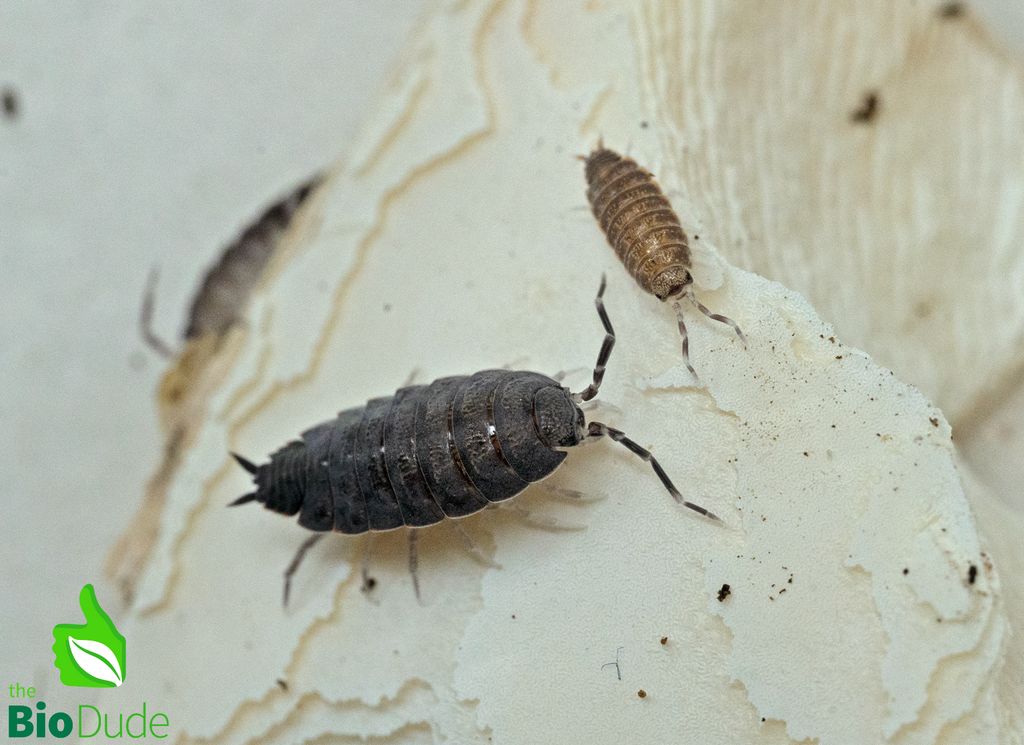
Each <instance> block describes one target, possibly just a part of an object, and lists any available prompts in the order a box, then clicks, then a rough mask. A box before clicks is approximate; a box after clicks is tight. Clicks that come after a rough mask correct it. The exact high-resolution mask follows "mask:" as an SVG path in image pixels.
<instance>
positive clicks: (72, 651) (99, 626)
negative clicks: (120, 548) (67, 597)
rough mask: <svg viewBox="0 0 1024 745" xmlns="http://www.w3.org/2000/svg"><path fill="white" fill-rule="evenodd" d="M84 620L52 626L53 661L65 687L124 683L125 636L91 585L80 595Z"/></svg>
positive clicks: (114, 685)
mask: <svg viewBox="0 0 1024 745" xmlns="http://www.w3.org/2000/svg"><path fill="white" fill-rule="evenodd" d="M78 602H79V603H80V604H81V606H82V613H84V614H85V623H84V624H83V625H80V626H79V625H76V624H73V623H61V624H57V625H56V626H54V627H53V654H54V656H55V657H56V659H55V660H54V662H53V664H54V666H55V667H56V668H57V669H58V670H60V682H61V683H63V684H64V685H66V686H87V687H91V688H113V687H116V686H119V685H121V684H122V683H123V682H124V677H125V668H124V652H125V643H124V637H123V636H121V634H119V633H118V631H117V629H116V628H115V627H114V622H113V621H111V620H110V616H108V615H107V614H106V612H105V611H104V610H103V609H102V608H101V607H100V604H99V603H98V602H96V591H95V590H94V589H93V587H92V585H86V586H85V587H83V588H82V594H81V595H79V597H78Z"/></svg>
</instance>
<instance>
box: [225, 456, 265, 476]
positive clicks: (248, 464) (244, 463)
mask: <svg viewBox="0 0 1024 745" xmlns="http://www.w3.org/2000/svg"><path fill="white" fill-rule="evenodd" d="M231 457H233V458H234V459H235V460H237V461H238V465H240V466H241V467H242V468H244V469H245V470H246V471H248V472H249V473H251V474H253V475H256V472H257V471H259V470H260V468H259V466H257V465H256V464H255V463H253V462H252V461H251V460H248V459H246V458H243V457H242V456H241V455H239V454H238V453H232V454H231Z"/></svg>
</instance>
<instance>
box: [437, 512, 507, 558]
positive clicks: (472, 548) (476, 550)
mask: <svg viewBox="0 0 1024 745" xmlns="http://www.w3.org/2000/svg"><path fill="white" fill-rule="evenodd" d="M448 524H449V525H450V526H451V527H452V530H454V531H455V534H456V535H457V536H458V537H459V538H460V539H461V540H462V544H463V545H464V546H465V547H466V550H467V551H468V552H469V553H470V554H471V555H472V556H473V558H474V559H476V561H477V563H479V564H481V565H482V566H485V567H487V568H488V569H501V565H500V564H497V563H496V562H495V561H494V560H493V559H491V558H490V557H489V556H487V554H485V553H484V552H483V549H481V548H480V547H479V546H478V545H476V541H474V540H473V539H472V538H471V537H470V535H469V533H467V532H466V529H465V528H464V527H462V525H461V524H460V523H459V521H458V520H449V521H448Z"/></svg>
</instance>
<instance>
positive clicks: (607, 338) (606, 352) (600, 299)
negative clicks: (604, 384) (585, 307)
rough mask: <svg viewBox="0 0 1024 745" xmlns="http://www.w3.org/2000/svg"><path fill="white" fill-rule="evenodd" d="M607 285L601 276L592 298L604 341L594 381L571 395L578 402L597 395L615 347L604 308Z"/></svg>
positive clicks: (609, 321)
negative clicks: (602, 328) (602, 330)
mask: <svg viewBox="0 0 1024 745" xmlns="http://www.w3.org/2000/svg"><path fill="white" fill-rule="evenodd" d="M607 284H608V278H607V277H606V276H605V275H604V274H602V275H601V286H600V287H599V288H598V290H597V297H596V298H594V305H595V306H597V314H598V315H599V316H600V317H601V323H602V324H603V325H604V341H603V342H602V343H601V351H600V352H598V353H597V364H596V365H594V379H593V382H592V383H591V384H590V385H589V386H587V388H586V389H585V390H583V391H580V392H579V393H574V394H573V399H574V400H576V401H578V402H583V401H589V400H590V399H592V398H594V397H595V396H596V395H597V391H598V390H599V389H600V388H601V381H603V380H604V370H605V366H606V365H607V364H608V358H609V357H611V356H612V349H613V348H614V347H615V329H613V328H612V322H611V320H610V319H609V318H608V311H607V310H605V308H604V289H605V287H606V286H607Z"/></svg>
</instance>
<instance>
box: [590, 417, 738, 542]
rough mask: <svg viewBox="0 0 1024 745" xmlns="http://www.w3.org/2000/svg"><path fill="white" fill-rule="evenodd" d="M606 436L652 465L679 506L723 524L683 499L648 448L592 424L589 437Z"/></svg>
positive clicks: (612, 428) (620, 434)
mask: <svg viewBox="0 0 1024 745" xmlns="http://www.w3.org/2000/svg"><path fill="white" fill-rule="evenodd" d="M604 435H608V436H609V437H610V438H612V439H613V440H615V442H617V443H619V444H620V445H624V446H625V447H627V448H629V450H630V451H632V452H633V453H634V454H636V455H639V456H640V457H641V458H643V459H644V460H645V461H647V462H648V463H650V464H651V468H653V469H654V472H655V473H656V474H658V478H659V479H661V483H662V484H664V485H665V488H666V489H668V493H669V494H671V495H672V498H673V499H675V500H676V501H677V502H678V503H679V504H681V505H683V507H689V508H690V509H691V510H693V511H694V512H699V513H700V514H702V515H704V516H705V517H708V518H711V519H712V520H715V521H718V522H721V518H720V517H718V516H717V515H716V514H715V513H713V512H709V511H708V510H706V509H704V508H703V507H701V506H700V505H699V504H694V503H693V502H687V501H686V500H685V499H683V495H682V494H680V493H679V490H678V489H676V487H675V484H673V483H672V480H671V479H670V478H669V477H668V474H667V473H665V469H663V468H662V467H661V464H660V463H658V460H657V459H656V458H655V457H654V456H653V455H651V453H650V452H649V451H648V450H647V449H646V448H644V447H642V446H641V445H640V444H639V443H636V442H634V441H633V440H631V439H629V438H628V437H626V433H625V432H622V431H621V430H617V429H615V428H614V427H609V426H608V425H607V424H602V423H601V422H591V423H590V425H589V428H588V430H587V436H588V437H602V436H604Z"/></svg>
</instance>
